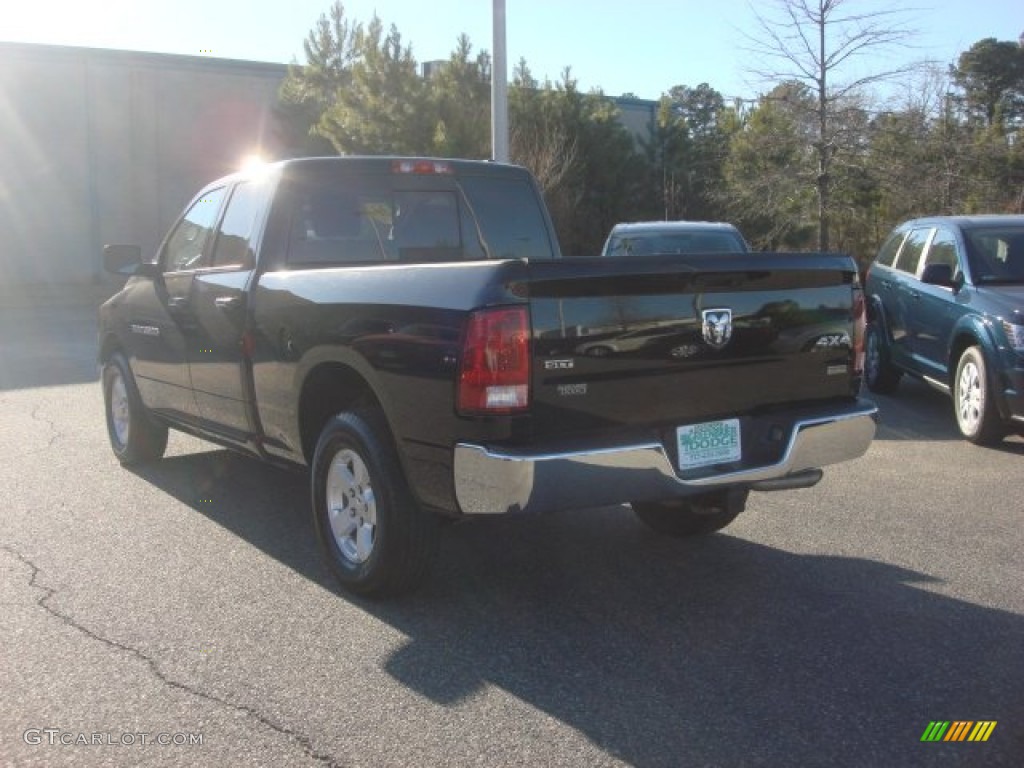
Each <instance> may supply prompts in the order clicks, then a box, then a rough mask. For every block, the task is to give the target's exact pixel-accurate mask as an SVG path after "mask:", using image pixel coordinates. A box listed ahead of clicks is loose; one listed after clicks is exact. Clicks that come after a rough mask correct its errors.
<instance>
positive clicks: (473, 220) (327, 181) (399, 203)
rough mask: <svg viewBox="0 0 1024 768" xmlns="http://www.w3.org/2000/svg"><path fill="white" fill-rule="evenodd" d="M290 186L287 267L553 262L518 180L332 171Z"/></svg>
mask: <svg viewBox="0 0 1024 768" xmlns="http://www.w3.org/2000/svg"><path fill="white" fill-rule="evenodd" d="M288 184H289V186H290V190H289V194H290V196H291V198H292V201H293V203H292V217H291V227H290V235H289V242H288V264H289V265H290V266H295V267H304V266H318V265H323V266H338V265H343V264H375V263H406V264H409V263H430V262H450V261H472V260H480V259H487V258H492V259H515V258H526V259H551V258H553V257H554V254H553V249H552V247H551V243H550V240H549V237H548V231H547V227H546V223H545V220H544V217H543V213H542V211H541V209H540V207H539V204H538V200H537V195H536V193H535V192H534V190H533V187H532V186H530V184H529V183H528V182H526V181H523V180H520V179H515V178H509V179H506V178H499V177H489V176H462V177H456V176H454V175H453V174H439V175H423V176H418V175H411V176H406V175H400V174H388V173H359V174H353V173H339V172H337V171H335V172H333V173H320V174H316V175H313V174H310V175H308V176H306V177H304V178H296V179H293V180H291V181H290V182H288Z"/></svg>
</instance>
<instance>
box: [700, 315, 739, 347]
mask: <svg viewBox="0 0 1024 768" xmlns="http://www.w3.org/2000/svg"><path fill="white" fill-rule="evenodd" d="M701 317H703V319H704V323H703V325H702V326H701V331H702V332H703V334H704V341H706V342H707V343H708V346H709V347H711V348H712V349H722V348H723V347H724V346H725V345H726V344H728V343H729V339H731V338H732V310H731V309H705V310H703V311H702V312H701Z"/></svg>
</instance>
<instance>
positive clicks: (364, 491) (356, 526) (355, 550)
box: [312, 410, 438, 596]
mask: <svg viewBox="0 0 1024 768" xmlns="http://www.w3.org/2000/svg"><path fill="white" fill-rule="evenodd" d="M312 484H313V488H312V496H313V519H314V524H315V526H316V534H317V539H318V540H319V542H320V548H321V551H322V552H323V555H324V557H325V558H326V561H327V565H328V567H329V568H330V569H331V572H332V573H333V574H334V576H335V578H337V579H338V581H339V582H340V583H341V584H342V586H344V587H345V588H346V589H349V590H351V591H352V592H355V593H358V594H362V595H369V596H385V595H395V594H398V593H401V592H405V591H408V590H409V589H412V588H413V587H415V586H417V585H418V584H419V583H420V582H421V581H422V580H423V577H424V576H425V575H426V573H427V570H428V569H429V567H430V564H431V563H432V562H433V559H434V554H435V551H436V548H437V540H438V521H437V519H436V517H435V516H434V515H432V514H430V513H429V512H427V511H425V510H423V509H422V508H420V506H419V505H418V504H417V503H416V501H415V499H414V498H413V496H412V493H411V492H410V491H409V488H408V485H407V484H406V481H405V477H404V476H403V474H402V471H401V468H400V465H399V461H398V457H397V456H396V455H395V450H394V447H393V446H392V444H391V437H390V434H389V432H388V431H387V427H386V426H385V424H384V420H383V418H382V417H381V416H380V415H379V414H378V413H376V412H374V411H370V410H359V411H352V412H348V413H342V414H339V415H338V416H335V417H334V418H332V419H331V420H330V421H329V422H327V425H326V426H325V427H324V429H323V432H321V434H320V440H319V442H318V443H317V447H316V453H315V455H314V458H313V472H312Z"/></svg>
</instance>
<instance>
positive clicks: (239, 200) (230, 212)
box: [212, 182, 266, 268]
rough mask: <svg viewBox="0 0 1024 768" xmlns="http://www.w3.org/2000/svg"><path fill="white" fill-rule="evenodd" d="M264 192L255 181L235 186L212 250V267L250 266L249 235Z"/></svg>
mask: <svg viewBox="0 0 1024 768" xmlns="http://www.w3.org/2000/svg"><path fill="white" fill-rule="evenodd" d="M265 189H266V188H265V186H264V185H262V184H259V183H256V182H243V183H241V184H239V185H238V186H237V187H235V191H234V192H232V193H231V199H230V200H229V201H228V207H227V210H226V211H225V212H224V218H223V220H222V221H221V223H220V231H219V232H218V233H217V242H216V243H215V244H214V247H213V262H212V263H213V266H215V267H227V266H237V267H240V268H251V267H252V266H253V264H254V261H255V259H254V255H253V251H252V236H253V231H254V229H255V226H256V217H257V216H258V215H259V212H260V209H261V206H262V205H263V201H264V199H265V195H264V192H265Z"/></svg>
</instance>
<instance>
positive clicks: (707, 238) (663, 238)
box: [607, 232, 747, 256]
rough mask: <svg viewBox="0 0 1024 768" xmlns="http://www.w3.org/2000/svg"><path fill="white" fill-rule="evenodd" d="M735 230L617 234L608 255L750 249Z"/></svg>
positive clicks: (610, 242) (718, 251)
mask: <svg viewBox="0 0 1024 768" xmlns="http://www.w3.org/2000/svg"><path fill="white" fill-rule="evenodd" d="M746 250H747V248H746V246H745V245H744V243H743V240H742V239H741V238H740V237H739V236H738V235H736V234H735V233H733V232H679V233H658V232H650V233H647V232H645V233H637V234H629V235H613V236H612V238H611V240H610V241H609V243H608V250H607V255H608V256H646V255H649V254H658V253H676V254H679V253H736V252H740V251H746Z"/></svg>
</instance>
